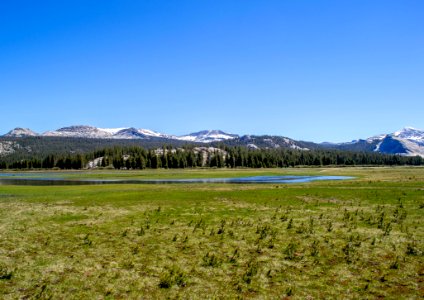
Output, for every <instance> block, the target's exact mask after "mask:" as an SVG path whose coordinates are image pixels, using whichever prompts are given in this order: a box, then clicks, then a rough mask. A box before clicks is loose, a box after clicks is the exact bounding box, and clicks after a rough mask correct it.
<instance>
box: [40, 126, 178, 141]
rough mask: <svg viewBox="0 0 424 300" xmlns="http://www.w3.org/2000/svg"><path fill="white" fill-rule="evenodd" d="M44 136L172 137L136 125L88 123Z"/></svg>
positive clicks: (49, 132)
mask: <svg viewBox="0 0 424 300" xmlns="http://www.w3.org/2000/svg"><path fill="white" fill-rule="evenodd" d="M42 136H56V137H58V136H59V137H80V138H97V139H146V138H150V137H157V138H170V136H169V135H166V134H161V133H159V132H156V131H153V130H149V129H137V128H134V127H120V128H97V127H93V126H87V125H76V126H69V127H63V128H60V129H57V130H54V131H47V132H45V133H43V134H42Z"/></svg>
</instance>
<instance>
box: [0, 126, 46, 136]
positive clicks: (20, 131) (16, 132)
mask: <svg viewBox="0 0 424 300" xmlns="http://www.w3.org/2000/svg"><path fill="white" fill-rule="evenodd" d="M37 135H38V133H36V132H34V131H32V130H31V129H29V128H21V127H16V128H15V129H12V130H11V131H9V132H8V133H6V134H5V135H4V136H6V137H25V136H37Z"/></svg>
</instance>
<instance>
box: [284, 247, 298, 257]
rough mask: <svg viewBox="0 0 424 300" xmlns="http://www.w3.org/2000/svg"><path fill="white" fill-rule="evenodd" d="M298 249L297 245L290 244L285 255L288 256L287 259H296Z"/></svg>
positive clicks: (285, 250)
mask: <svg viewBox="0 0 424 300" xmlns="http://www.w3.org/2000/svg"><path fill="white" fill-rule="evenodd" d="M296 249H297V244H296V243H289V244H288V245H287V247H286V249H284V254H285V255H286V256H285V259H288V260H293V259H294V258H295V253H296Z"/></svg>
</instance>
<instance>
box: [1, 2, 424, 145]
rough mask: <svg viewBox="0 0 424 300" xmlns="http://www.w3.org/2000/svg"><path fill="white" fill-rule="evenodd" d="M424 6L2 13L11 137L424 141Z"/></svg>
mask: <svg viewBox="0 0 424 300" xmlns="http://www.w3.org/2000/svg"><path fill="white" fill-rule="evenodd" d="M423 16H424V1H422V0H417V1H410V0H402V1H399V0H396V1H390V0H382V1H376V0H373V1H369V0H365V1H361V0H352V1H349V0H343V1H340V0H334V1H319V0H314V1H312V0H311V1H307V0H299V1H294V0H278V1H272V0H266V1H264V0H257V1H251V0H240V1H232V0H222V1H220V0H211V1H209V0H201V1H199V0H193V1H184V0H178V1H175V0H169V1H161V0H149V1H147V0H146V1H143V0H140V1H125V0H119V1H113V0H108V1H105V0H102V1H90V0H84V1H80V0H72V1H67V0H60V1H58V0H54V1H20V0H14V1H0V106H1V117H0V134H4V133H6V132H7V131H9V130H10V129H12V128H14V127H18V126H20V127H29V128H31V129H33V130H35V131H37V132H43V131H46V130H52V129H57V128H60V127H63V126H69V125H77V124H84V125H93V126H97V127H125V126H133V127H137V128H148V129H153V130H156V131H160V132H165V133H169V134H185V133H189V132H193V131H198V130H202V129H222V130H224V131H227V132H232V133H238V134H265V133H267V134H275V135H283V136H288V137H291V138H295V139H303V140H310V141H333V142H339V141H349V140H352V139H356V138H366V137H368V136H372V135H374V134H379V133H389V132H393V131H396V130H397V129H400V128H402V127H404V126H413V127H417V128H421V129H424V17H423Z"/></svg>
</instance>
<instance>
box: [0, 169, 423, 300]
mask: <svg viewBox="0 0 424 300" xmlns="http://www.w3.org/2000/svg"><path fill="white" fill-rule="evenodd" d="M66 174H67V175H66V178H108V179H113V178H120V179H128V178H129V179H146V178H147V179H148V178H151V179H173V178H174V179H175V178H219V177H240V176H259V175H340V176H353V177H355V178H354V179H350V180H343V181H316V182H310V183H296V184H290V185H287V184H249V185H247V184H225V185H223V184H218V183H211V184H202V185H196V184H190V183H187V184H186V183H184V184H178V185H148V184H126V185H118V184H116V185H115V184H110V185H101V186H100V185H84V186H12V185H2V186H0V220H1V222H0V237H1V239H0V298H5V299H16V298H27V299H47V298H64V299H81V298H100V299H122V298H140V297H141V298H157V299H163V298H203V299H204V298H224V299H225V298H228V299H234V298H243V299H246V298H284V297H291V298H292V299H305V298H310V299H320V298H351V299H358V298H378V297H385V298H389V299H390V298H391V299H399V298H420V297H423V296H424V256H423V252H424V225H423V221H422V220H423V215H424V168H422V167H395V168H393V167H381V168H359V167H356V168H354V167H352V168H289V169H275V168H274V169H215V170H214V169H203V170H202V169H187V170H142V171H110V170H109V171H91V172H81V171H74V172H68V173H66Z"/></svg>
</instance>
